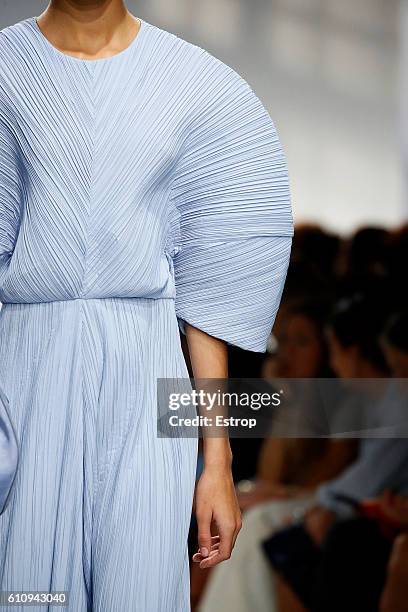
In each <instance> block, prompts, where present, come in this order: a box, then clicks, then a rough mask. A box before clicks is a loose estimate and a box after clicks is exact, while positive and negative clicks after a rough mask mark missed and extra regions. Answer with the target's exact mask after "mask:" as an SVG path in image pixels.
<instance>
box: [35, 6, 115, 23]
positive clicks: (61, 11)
mask: <svg viewBox="0 0 408 612" xmlns="http://www.w3.org/2000/svg"><path fill="white" fill-rule="evenodd" d="M45 12H46V13H48V14H49V15H50V16H52V17H57V16H58V15H60V16H61V15H63V16H64V17H65V18H66V19H69V18H70V19H72V20H73V21H76V22H77V23H83V24H86V23H90V22H91V23H92V22H93V23H95V21H96V20H100V19H103V20H104V21H106V22H109V23H113V22H115V21H117V20H120V19H123V18H124V16H125V15H126V13H127V9H126V6H125V4H124V2H123V0H51V2H50V4H49V6H48V9H47V10H46V11H45Z"/></svg>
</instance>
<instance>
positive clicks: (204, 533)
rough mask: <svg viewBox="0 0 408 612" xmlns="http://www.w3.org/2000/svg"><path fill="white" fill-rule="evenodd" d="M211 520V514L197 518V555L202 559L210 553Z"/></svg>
mask: <svg viewBox="0 0 408 612" xmlns="http://www.w3.org/2000/svg"><path fill="white" fill-rule="evenodd" d="M211 520H212V514H211V513H206V514H204V515H200V516H198V517H197V525H198V546H199V553H200V554H201V555H202V556H203V557H204V558H205V557H208V556H209V554H210V551H211V545H212V536H211Z"/></svg>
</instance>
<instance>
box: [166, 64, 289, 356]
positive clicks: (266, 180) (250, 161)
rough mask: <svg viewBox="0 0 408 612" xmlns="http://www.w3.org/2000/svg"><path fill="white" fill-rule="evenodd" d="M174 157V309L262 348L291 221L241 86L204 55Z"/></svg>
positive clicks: (265, 126)
mask: <svg viewBox="0 0 408 612" xmlns="http://www.w3.org/2000/svg"><path fill="white" fill-rule="evenodd" d="M203 79H205V82H206V83H208V84H210V85H207V86H203V87H202V88H201V90H200V91H201V93H202V102H201V104H200V105H199V106H198V108H199V112H197V114H196V116H195V117H194V121H192V122H191V124H190V129H189V133H188V137H187V138H186V141H185V143H184V149H183V153H182V155H181V156H180V159H179V160H178V164H177V168H176V171H175V178H174V182H173V188H172V200H173V201H174V203H175V205H176V208H177V210H178V212H179V215H180V216H179V220H180V223H179V226H180V236H179V246H178V247H177V249H176V254H175V256H174V270H175V280H176V314H177V317H178V321H179V325H180V329H181V330H182V331H184V322H188V323H189V324H191V325H193V326H194V327H197V328H199V329H201V330H203V331H205V332H206V333H208V334H210V335H212V336H214V337H217V338H220V339H222V340H224V341H226V342H227V343H229V344H232V345H236V346H239V347H241V348H244V349H247V350H252V351H258V352H264V351H265V350H266V346H267V340H268V336H269V334H270V331H271V328H272V325H273V322H274V319H275V316H276V312H277V310H278V306H279V302H280V299H281V295H282V290H283V287H284V282H285V277H286V272H287V268H288V263H289V257H290V249H291V241H292V235H293V220H292V211H291V202H290V189H289V179H288V172H287V166H286V160H285V156H284V153H283V150H282V146H281V144H280V141H279V138H278V135H277V132H276V129H275V126H274V123H273V121H272V119H271V117H270V115H269V114H268V112H267V111H266V109H265V108H264V106H263V104H262V103H261V101H260V100H259V98H258V97H257V96H256V95H255V93H254V92H253V90H252V89H251V87H250V85H249V84H248V83H247V82H246V81H245V80H244V79H243V78H242V77H241V76H240V75H238V73H237V72H235V71H234V70H233V69H232V68H230V67H229V66H227V65H226V64H223V63H222V62H220V61H219V60H218V61H214V62H213V63H212V64H211V66H210V67H207V69H206V70H205V71H204V74H203Z"/></svg>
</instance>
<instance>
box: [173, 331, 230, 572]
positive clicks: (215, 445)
mask: <svg viewBox="0 0 408 612" xmlns="http://www.w3.org/2000/svg"><path fill="white" fill-rule="evenodd" d="M185 331H186V336H187V344H188V349H189V353H190V360H191V367H192V370H193V375H194V378H195V379H196V380H198V379H203V378H227V376H228V354H227V347H226V344H225V342H223V341H222V340H218V339H217V338H213V337H212V336H209V335H208V334H206V333H204V332H202V331H200V330H199V329H197V328H195V327H192V326H191V325H188V324H187V323H186V325H185ZM203 453H204V470H203V473H202V475H201V477H200V479H199V481H198V483H197V487H196V494H195V511H196V516H197V523H198V544H199V547H200V551H199V552H198V553H197V554H196V555H194V561H196V562H198V563H200V567H202V568H206V567H210V566H212V565H216V564H217V563H219V562H220V561H224V560H225V559H228V558H229V557H230V556H231V552H232V548H233V546H234V544H235V540H236V537H237V535H238V532H239V530H240V529H241V515H240V511H239V507H238V502H237V498H236V494H235V488H234V482H233V479H232V473H231V463H232V453H231V448H230V444H229V440H228V438H227V437H224V436H222V437H221V436H220V437H208V438H204V440H203ZM211 529H213V533H214V535H215V537H213V538H212V534H211ZM218 536H219V539H218Z"/></svg>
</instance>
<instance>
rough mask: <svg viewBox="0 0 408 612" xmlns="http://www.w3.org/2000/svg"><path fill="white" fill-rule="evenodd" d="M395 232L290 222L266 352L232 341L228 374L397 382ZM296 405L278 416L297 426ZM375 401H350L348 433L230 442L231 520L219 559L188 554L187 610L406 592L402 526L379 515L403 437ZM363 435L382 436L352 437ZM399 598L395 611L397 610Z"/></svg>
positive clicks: (399, 235)
mask: <svg viewBox="0 0 408 612" xmlns="http://www.w3.org/2000/svg"><path fill="white" fill-rule="evenodd" d="M407 232H408V227H406V226H404V227H401V228H397V229H395V230H385V229H384V228H375V227H367V228H361V229H359V230H357V231H356V232H355V233H354V234H353V235H351V236H345V237H344V236H340V235H336V234H334V233H333V232H327V231H325V230H324V229H323V228H321V227H318V226H317V225H315V224H313V225H310V224H308V225H302V226H299V227H297V228H296V232H295V238H294V243H293V251H292V258H291V264H290V267H289V271H288V277H287V283H286V287H285V291H284V295H283V299H282V305H281V308H280V310H279V314H278V317H277V320H276V323H275V326H274V329H273V334H271V338H270V342H269V349H268V352H267V353H266V354H265V355H259V354H255V353H248V352H245V351H241V350H239V349H235V348H231V349H230V375H231V377H254V378H255V377H259V378H262V379H264V380H265V381H269V382H271V383H273V381H274V379H276V378H287V379H291V378H294V379H295V378H302V379H308V378H310V379H316V378H331V379H332V378H334V379H336V380H342V381H344V380H348V379H353V380H357V379H358V380H362V381H364V380H366V379H376V380H377V381H379V384H382V383H381V381H384V384H385V385H387V384H388V382H389V381H391V380H394V379H395V381H397V379H398V381H399V382H400V383H401V384H403V381H402V380H400V379H404V378H406V377H407V372H408V331H407V330H408V324H407V322H408V301H407V295H406V294H407V292H406V289H405V286H404V285H405V282H404V281H403V278H404V274H403V271H402V268H403V265H402V264H401V262H403V261H405V262H407V261H408V240H407ZM395 266H398V267H399V271H400V272H399V273H396V270H395V269H394V267H395ZM381 388H382V387H379V389H381ZM405 393H406V388H405ZM405 397H406V395H405ZM371 400H372V401H371ZM355 401H356V400H355V398H354V402H355ZM307 402H311V403H312V404H313V396H311V397H310V398H308V400H307ZM307 402H305V401H303V402H302V405H301V406H300V407H299V410H296V409H295V410H294V412H293V415H291V418H292V416H293V418H294V421H293V423H296V424H298V421H297V419H300V421H299V422H300V423H301V425H300V426H299V427H300V429H299V428H298V430H299V431H300V432H302V431H306V430H305V429H304V421H302V420H301V419H302V418H303V417H304V416H305V412H306V414H307V412H308V411H307V408H306V409H305V405H306V406H307ZM388 402H389V396H388V395H387V394H385V395H382V394H381V393H379V395H378V396H376V397H373V398H370V401H369V406H368V407H367V410H364V409H363V408H362V406H357V408H358V409H359V410H358V411H356V418H355V419H354V421H353V426H354V429H355V430H356V432H357V434H356V435H354V436H349V435H345V436H343V437H342V436H338V435H336V436H333V437H327V436H322V437H316V436H313V435H312V436H306V435H305V436H303V437H302V435H299V436H297V435H293V432H294V434H296V431H297V429H296V427H295V426H294V425H293V423H291V427H292V429H291V431H292V435H289V436H287V435H282V436H280V429H279V426H280V424H279V422H276V423H274V422H272V425H271V431H270V432H269V434H268V435H267V436H266V437H265V438H264V439H257V440H248V439H233V440H232V445H233V449H234V456H235V459H234V474H235V479H236V487H237V494H238V498H239V501H240V505H241V508H242V511H243V517H244V521H243V529H242V531H241V534H240V536H239V538H238V541H237V543H236V546H235V549H234V551H233V554H232V557H231V559H230V560H229V561H228V563H224V564H221V565H220V566H218V567H216V568H214V569H213V570H205V571H203V570H200V569H198V568H197V566H195V564H193V563H192V574H191V575H192V604H193V609H195V610H199V611H200V612H209V611H210V610H223V612H232V611H234V612H249V611H258V612H264V611H265V612H267V611H268V612H273V611H277V612H280V611H282V612H286V611H289V612H291V611H292V612H298V611H302V610H312V612H315V611H316V612H323V611H324V612H329V611H330V612H337V610H339V611H340V610H344V609H346V608H347V609H349V610H355V611H356V612H357V611H358V612H370V611H371V610H372V611H374V610H380V606H381V612H383V611H384V612H389V611H390V610H391V609H392V608H390V606H391V605H392V606H397V603H396V602H399V601H400V600H401V598H402V597H403V596H404V593H405V583H404V580H403V579H402V575H403V570H402V569H401V568H403V567H404V560H406V561H407V562H408V552H407V551H408V544H407V543H406V536H405V535H404V532H405V531H407V530H408V527H407V525H408V523H406V522H404V521H403V520H402V519H401V521H400V522H398V521H397V520H396V521H394V523H395V524H393V525H392V527H393V528H392V529H388V530H387V528H386V526H387V520H386V519H385V518H384V517H385V515H386V514H387V512H388V513H391V514H392V512H394V514H395V513H396V511H397V509H398V512H399V513H400V514H403V513H404V512H407V508H408V501H406V500H408V438H406V437H405V436H406V435H407V434H406V432H405V433H403V432H401V433H399V430H394V431H393V433H392V434H389V429H387V428H386V427H388V426H389V418H390V416H389V415H390V405H389V403H388ZM343 408H344V406H342V407H341V410H339V411H338V412H339V415H340V416H339V418H340V417H341V416H343V417H344V418H345V419H346V422H347V419H348V418H349V416H347V414H348V413H347V410H353V409H354V408H356V406H353V405H351V406H346V408H347V410H343ZM399 409H401V405H400V404H399ZM403 409H404V410H407V414H408V406H407V405H405V406H403ZM344 415H346V416H344ZM277 421H278V420H277ZM340 423H341V421H340ZM286 426H287V422H286ZM382 426H384V429H381V427H382ZM337 427H338V429H339V430H340V431H342V425H341V424H339V423H337ZM363 430H364V431H365V432H367V431H368V432H371V431H374V432H375V431H379V432H383V431H387V435H385V436H383V434H382V433H380V434H377V435H376V434H374V435H371V434H368V435H363V436H359V434H358V432H359V431H360V432H361V431H363ZM344 431H347V430H346V429H344ZM244 466H246V469H245V467H244ZM366 507H367V508H368V510H366ZM379 507H381V509H380V510H378V508H379ZM373 509H374V510H373ZM399 518H401V517H399ZM406 518H408V514H407V517H406ZM384 525H385V527H384ZM194 538H195V533H194V527H192V541H194ZM356 589H357V592H356ZM353 593H354V594H353ZM398 605H399V606H400V608H398V607H395V610H398V611H399V610H403V609H408V606H407V605H406V603H405V604H404V603H402V601H401V602H400V603H398ZM404 605H405V606H406V607H405V608H404Z"/></svg>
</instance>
